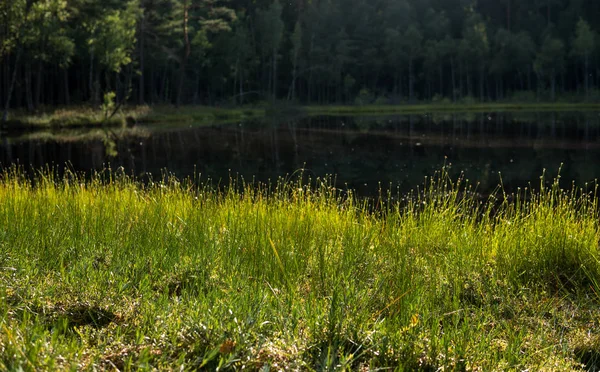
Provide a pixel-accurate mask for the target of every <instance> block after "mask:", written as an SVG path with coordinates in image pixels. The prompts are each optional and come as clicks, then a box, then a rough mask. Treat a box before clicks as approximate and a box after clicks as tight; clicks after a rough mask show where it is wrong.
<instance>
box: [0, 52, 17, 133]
mask: <svg viewBox="0 0 600 372" xmlns="http://www.w3.org/2000/svg"><path fill="white" fill-rule="evenodd" d="M21 53H22V49H21V47H19V50H18V51H17V57H16V59H15V67H14V69H13V74H12V78H11V81H10V85H9V87H8V93H7V94H6V103H5V104H4V113H3V114H2V121H3V122H4V123H6V121H7V120H8V110H9V108H10V100H11V98H12V92H13V90H14V88H15V84H16V82H17V69H18V67H19V62H20V61H21Z"/></svg>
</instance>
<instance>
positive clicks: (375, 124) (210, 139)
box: [0, 113, 600, 195]
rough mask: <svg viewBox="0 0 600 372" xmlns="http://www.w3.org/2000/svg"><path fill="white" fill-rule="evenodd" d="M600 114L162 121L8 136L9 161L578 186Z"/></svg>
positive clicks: (589, 175)
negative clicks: (440, 174)
mask: <svg viewBox="0 0 600 372" xmlns="http://www.w3.org/2000/svg"><path fill="white" fill-rule="evenodd" d="M599 139H600V114H598V113H525V114H511V113H500V114H496V113H492V114H472V115H469V114H466V115H465V114H448V115H411V116H390V117H315V118H303V119H277V120H275V119H272V120H267V121H262V122H261V121H253V122H244V123H239V124H234V125H222V126H212V127H187V128H173V127H161V126H155V127H151V128H135V129H133V130H116V131H110V132H107V131H101V130H100V131H91V132H86V133H82V132H80V133H73V132H58V133H29V134H4V135H3V136H2V137H1V141H0V164H1V166H2V167H7V166H9V165H11V164H14V163H19V164H21V165H31V166H33V167H35V168H39V167H42V166H45V165H47V164H54V165H55V166H58V167H62V166H64V164H65V163H67V162H68V163H70V164H71V166H72V168H74V169H75V170H81V171H90V170H92V169H101V168H103V167H105V166H106V164H108V163H110V164H111V166H112V167H113V168H114V167H118V166H122V167H124V168H125V169H126V172H127V173H130V174H135V175H136V176H146V175H153V176H154V177H155V178H156V177H160V174H161V172H162V171H163V170H164V169H168V170H169V171H171V172H173V173H175V174H176V175H177V176H179V177H185V176H190V175H193V174H194V172H196V173H201V174H202V175H203V176H204V177H210V178H212V179H213V180H219V179H221V180H223V181H224V182H226V181H227V180H228V178H229V176H230V175H233V176H235V175H239V176H241V177H244V178H246V179H248V180H250V179H253V178H254V179H256V180H260V181H268V180H274V179H276V178H278V177H280V176H285V175H289V174H292V173H294V172H295V171H297V170H298V169H301V168H305V169H306V171H305V173H306V174H308V175H311V176H313V177H316V176H324V175H336V183H337V185H338V186H339V187H346V185H347V187H350V188H354V189H356V190H357V191H358V192H359V193H360V194H362V195H367V194H370V195H372V194H375V193H376V192H377V189H378V187H379V185H380V184H381V185H383V186H384V187H387V186H388V185H389V184H392V185H393V186H394V188H396V187H398V188H400V189H401V190H403V191H407V190H409V189H411V188H414V187H415V186H417V185H419V184H421V183H422V182H423V179H424V177H425V176H430V175H432V174H433V172H435V171H436V170H439V169H440V168H441V167H442V166H443V165H444V164H446V165H448V164H451V165H452V170H453V172H454V173H458V172H459V171H464V172H465V174H466V176H467V177H468V178H470V179H471V180H473V181H478V182H480V186H479V188H478V189H479V191H480V192H483V193H486V192H488V191H490V190H491V189H493V188H494V187H496V185H497V184H498V182H499V176H498V172H501V173H502V179H503V183H504V185H505V188H506V189H508V190H509V191H510V190H513V189H515V188H516V187H520V186H526V185H527V184H528V182H534V183H537V182H539V181H538V177H539V176H540V175H541V174H542V171H543V169H547V170H548V171H549V173H550V174H551V175H555V174H556V172H557V171H558V169H559V167H560V165H561V164H563V165H562V171H561V175H562V178H563V179H564V180H568V181H571V180H574V181H576V182H577V183H579V184H583V183H584V182H590V181H593V180H594V179H595V178H596V177H597V176H598V175H599V174H600V163H599V162H598V159H600V157H599V156H600V141H599Z"/></svg>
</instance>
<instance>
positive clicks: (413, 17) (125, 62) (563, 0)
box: [0, 0, 600, 110]
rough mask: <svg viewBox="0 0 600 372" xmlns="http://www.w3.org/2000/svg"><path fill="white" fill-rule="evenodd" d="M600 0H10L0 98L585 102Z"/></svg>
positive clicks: (20, 102)
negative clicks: (527, 96) (372, 95)
mask: <svg viewBox="0 0 600 372" xmlns="http://www.w3.org/2000/svg"><path fill="white" fill-rule="evenodd" d="M599 4H600V3H596V2H583V1H577V2H574V1H568V0H540V1H529V2H516V1H514V0H503V1H492V0H476V1H467V2H465V1H464V0H448V1H438V0H418V1H417V0H394V1H389V0H385V1H367V0H331V1H298V2H289V1H288V2H285V1H283V2H282V1H279V0H261V1H251V2H248V1H239V0H229V1H226V0H127V1H117V0H107V1H100V0H74V1H67V0H41V1H33V0H14V1H3V2H1V3H0V24H2V25H4V27H1V28H0V63H2V64H3V65H4V66H3V68H4V70H3V71H5V73H3V74H1V75H0V85H1V86H5V87H18V88H19V89H4V90H2V91H0V101H2V102H3V103H4V104H6V105H7V106H11V107H27V108H28V109H30V110H31V109H39V106H40V105H42V104H50V105H53V104H57V103H67V104H68V103H70V102H71V101H74V102H75V103H86V102H92V103H94V104H99V103H100V100H101V96H102V93H103V92H105V91H115V92H116V93H117V96H118V97H119V101H120V100H121V98H126V97H129V99H130V100H133V97H136V99H137V100H138V101H139V103H141V104H145V103H153V104H168V103H178V104H183V103H201V104H218V103H220V102H226V101H229V102H237V103H248V102H257V101H260V100H265V99H267V98H269V99H270V100H273V99H275V100H276V99H285V98H287V99H288V100H290V101H295V102H301V103H305V104H312V103H320V104H324V103H338V104H340V103H353V102H355V100H356V98H357V95H358V94H359V92H360V89H359V88H360V87H366V88H367V89H369V90H370V91H372V92H378V94H380V95H384V96H389V97H394V99H393V100H392V101H395V102H399V101H401V100H403V99H402V97H408V100H410V101H415V100H417V99H421V100H424V101H431V100H432V99H433V98H434V97H436V96H437V97H446V98H448V99H451V100H452V101H453V102H458V101H461V100H464V99H465V97H468V96H471V97H473V98H475V99H476V100H477V101H482V100H490V99H491V100H494V99H497V100H504V99H506V97H510V96H511V94H512V93H513V92H515V91H524V90H528V91H534V92H537V94H538V96H537V97H536V99H538V100H541V99H550V98H549V97H545V96H544V95H545V93H544V92H550V93H549V94H551V95H552V96H554V98H556V96H560V95H564V96H570V97H571V96H572V97H575V99H578V100H581V98H583V95H582V93H583V91H584V90H585V97H586V98H587V99H588V100H589V99H594V97H593V95H591V94H590V93H591V92H592V91H593V90H594V89H598V82H599V81H600V78H599V77H600V75H599V74H600V70H599V69H598V68H597V67H598V63H599V61H600V59H599V58H600V54H599V53H597V50H598V47H599V46H600V44H599V43H600V38H598V37H597V33H598V31H599V30H600V18H599V17H597V16H596V15H597V14H600V5H599ZM238 18H239V19H238ZM21 56H22V57H23V60H24V61H26V62H25V63H21V62H23V61H21ZM56 66H58V67H59V68H60V70H59V71H57V70H56ZM13 76H14V77H15V79H16V82H17V83H18V84H16V83H15V84H13V83H12V81H13V80H15V79H13ZM347 77H351V78H352V79H354V83H353V84H351V86H350V85H349V84H348V83H350V81H349V80H348V79H347ZM32 92H35V94H34V95H35V96H36V99H35V100H32ZM129 92H131V93H129ZM32 101H35V102H34V103H35V104H33V105H32ZM38 101H39V102H38ZM6 102H8V104H7V103H6Z"/></svg>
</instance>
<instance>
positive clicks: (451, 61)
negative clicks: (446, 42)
mask: <svg viewBox="0 0 600 372" xmlns="http://www.w3.org/2000/svg"><path fill="white" fill-rule="evenodd" d="M450 74H451V75H452V102H456V78H455V73H454V57H451V58H450Z"/></svg>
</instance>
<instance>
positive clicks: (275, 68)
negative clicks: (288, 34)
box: [273, 48, 277, 101]
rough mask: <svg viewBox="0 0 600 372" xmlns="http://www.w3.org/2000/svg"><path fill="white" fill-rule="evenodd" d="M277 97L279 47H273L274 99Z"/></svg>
mask: <svg viewBox="0 0 600 372" xmlns="http://www.w3.org/2000/svg"><path fill="white" fill-rule="evenodd" d="M276 99H277V48H273V101H275V100H276Z"/></svg>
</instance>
